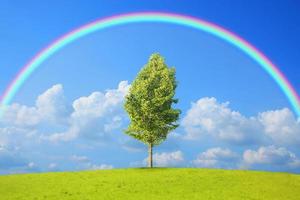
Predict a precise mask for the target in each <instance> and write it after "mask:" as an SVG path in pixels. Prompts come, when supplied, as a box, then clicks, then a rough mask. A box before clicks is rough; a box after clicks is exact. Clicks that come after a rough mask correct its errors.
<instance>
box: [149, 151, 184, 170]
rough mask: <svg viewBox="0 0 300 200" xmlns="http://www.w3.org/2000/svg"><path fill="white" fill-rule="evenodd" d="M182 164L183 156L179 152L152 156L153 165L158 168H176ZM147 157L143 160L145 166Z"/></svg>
mask: <svg viewBox="0 0 300 200" xmlns="http://www.w3.org/2000/svg"><path fill="white" fill-rule="evenodd" d="M183 162H184V155H183V153H182V152H181V151H173V152H162V153H155V154H153V164H154V165H155V166H158V167H178V166H180V165H182V164H183ZM147 163H148V157H147V158H145V159H144V160H143V164H144V165H147Z"/></svg>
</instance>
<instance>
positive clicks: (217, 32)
mask: <svg viewBox="0 0 300 200" xmlns="http://www.w3.org/2000/svg"><path fill="white" fill-rule="evenodd" d="M137 22H139V23H140V22H160V23H170V24H176V25H182V26H186V27H190V28H195V29H197V30H201V31H204V32H207V33H209V34H212V35H214V36H216V37H218V38H220V39H223V40H225V41H226V42H228V43H229V44H231V45H233V46H235V47H236V48H238V49H240V50H241V51H243V52H244V53H245V54H246V55H248V56H250V57H251V58H252V59H253V60H254V61H256V62H257V63H258V64H259V65H260V66H261V67H262V68H263V69H264V70H265V71H266V72H267V73H268V74H269V75H270V76H271V77H272V78H273V80H274V81H275V82H276V83H277V85H278V86H279V87H280V89H281V90H282V92H283V93H284V94H285V96H286V97H287V99H288V101H289V102H290V104H291V106H292V108H293V109H294V111H295V113H296V114H297V115H298V117H300V98H299V96H298V94H297V92H296V91H295V89H294V88H293V86H292V85H291V84H290V82H289V81H288V80H287V78H286V77H285V76H284V74H283V73H282V72H281V71H280V70H279V69H278V67H276V66H275V65H274V64H273V63H272V62H271V61H270V60H269V59H268V58H267V57H266V56H265V55H264V54H263V53H262V52H260V51H259V50H258V49H256V48H255V47H254V46H253V45H251V44H250V43H248V42H247V41H245V40H244V39H243V38H241V37H239V36H238V35H236V34H234V33H232V32H230V31H228V30H226V29H224V28H222V27H220V26H218V25H216V24H213V23H211V22H207V21H204V20H201V19H198V18H195V17H190V16H185V15H179V14H173V13H165V12H140V13H129V14H122V15H116V16H111V17H107V18H102V19H99V20H96V21H94V22H91V23H88V24H86V25H84V26H81V27H79V28H77V29H75V30H73V31H71V32H69V33H67V34H65V35H63V36H62V37H60V38H58V39H57V40H55V41H54V42H52V43H51V44H50V45H48V46H47V47H46V48H44V49H43V50H41V51H40V52H39V53H38V54H36V55H35V56H34V57H33V58H32V59H31V60H30V61H29V62H28V63H27V64H26V65H25V66H24V67H23V68H22V69H21V70H20V72H19V73H18V74H17V75H16V77H15V78H14V79H13V80H12V81H11V83H10V84H9V85H8V87H7V88H6V90H5V92H4V93H3V95H2V96H1V97H0V106H1V108H2V109H1V110H3V109H4V108H5V107H6V106H7V105H9V104H10V103H11V102H12V100H13V98H14V96H15V95H16V93H17V92H18V90H19V89H20V87H21V86H22V85H23V84H24V83H25V81H26V80H27V79H28V78H29V77H30V75H31V74H32V73H33V72H34V71H35V70H36V69H37V68H38V67H39V66H40V65H41V64H42V63H43V62H44V61H45V60H47V59H48V58H49V57H50V56H52V55H53V54H54V53H56V52H57V51H59V50H60V49H62V48H63V47H64V46H66V45H68V44H70V43H71V42H74V41H75V40H77V39H79V38H81V37H83V36H86V35H88V34H90V33H92V32H95V31H99V30H103V29H106V28H110V27H114V26H118V25H123V24H130V23H137Z"/></svg>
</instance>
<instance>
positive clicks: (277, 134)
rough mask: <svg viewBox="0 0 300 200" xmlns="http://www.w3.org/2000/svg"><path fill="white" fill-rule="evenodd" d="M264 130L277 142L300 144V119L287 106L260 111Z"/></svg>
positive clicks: (259, 117)
mask: <svg viewBox="0 0 300 200" xmlns="http://www.w3.org/2000/svg"><path fill="white" fill-rule="evenodd" d="M258 119H259V121H260V122H261V123H262V124H263V127H264V132H265V134H266V135H268V136H269V137H271V138H272V139H273V141H275V142H276V143H277V144H298V145H299V144H300V120H299V119H298V120H297V119H296V118H295V116H294V114H293V113H292V112H291V111H290V110H289V109H287V108H284V109H281V110H275V111H266V112H263V113H260V114H259V116H258Z"/></svg>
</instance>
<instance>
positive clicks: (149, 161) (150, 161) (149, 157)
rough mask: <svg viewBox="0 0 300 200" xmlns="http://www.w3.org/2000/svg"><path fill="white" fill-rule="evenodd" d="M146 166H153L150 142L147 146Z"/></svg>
mask: <svg viewBox="0 0 300 200" xmlns="http://www.w3.org/2000/svg"><path fill="white" fill-rule="evenodd" d="M148 148H149V149H148V154H149V155H148V167H150V168H152V167H153V160H152V144H149V147H148Z"/></svg>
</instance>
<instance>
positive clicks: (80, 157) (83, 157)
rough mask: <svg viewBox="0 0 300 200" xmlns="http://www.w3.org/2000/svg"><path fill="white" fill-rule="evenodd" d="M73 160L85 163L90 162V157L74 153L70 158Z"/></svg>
mask: <svg viewBox="0 0 300 200" xmlns="http://www.w3.org/2000/svg"><path fill="white" fill-rule="evenodd" d="M70 159H71V160H72V161H75V162H79V163H85V162H89V161H90V159H89V158H88V157H86V156H78V155H72V156H71V158H70Z"/></svg>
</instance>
